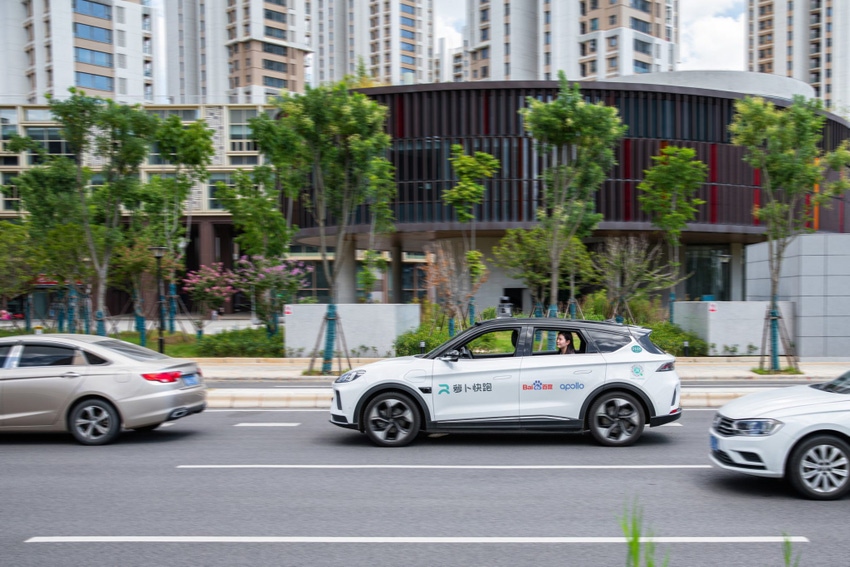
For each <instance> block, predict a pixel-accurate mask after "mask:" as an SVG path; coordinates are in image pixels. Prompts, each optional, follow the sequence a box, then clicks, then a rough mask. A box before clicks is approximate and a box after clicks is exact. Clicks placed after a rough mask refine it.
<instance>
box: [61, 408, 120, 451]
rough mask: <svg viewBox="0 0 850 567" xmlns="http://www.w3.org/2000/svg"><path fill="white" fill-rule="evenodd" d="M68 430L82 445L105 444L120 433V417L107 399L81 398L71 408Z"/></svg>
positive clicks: (113, 439)
mask: <svg viewBox="0 0 850 567" xmlns="http://www.w3.org/2000/svg"><path fill="white" fill-rule="evenodd" d="M68 430H69V431H70V432H71V435H72V436H73V437H74V439H76V440H77V442H79V443H81V444H83V445H106V444H107V443H112V442H113V441H115V439H116V438H117V437H118V434H119V433H121V417H120V416H119V415H118V410H116V409H115V407H114V406H113V405H112V404H110V403H109V402H107V401H104V400H83V401H82V402H80V403H78V404H77V405H75V406H74V408H73V409H72V410H71V413H70V415H69V416H68Z"/></svg>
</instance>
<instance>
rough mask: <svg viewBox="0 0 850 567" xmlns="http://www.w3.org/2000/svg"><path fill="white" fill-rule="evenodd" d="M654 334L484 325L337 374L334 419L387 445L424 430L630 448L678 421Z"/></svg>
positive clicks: (600, 325) (546, 323)
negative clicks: (546, 436)
mask: <svg viewBox="0 0 850 567" xmlns="http://www.w3.org/2000/svg"><path fill="white" fill-rule="evenodd" d="M649 333H650V331H649V330H648V329H645V328H641V327H630V326H624V325H618V324H613V323H606V322H595V321H574V320H568V319H549V318H537V319H519V318H517V319H514V318H500V319H494V320H490V321H485V322H482V323H478V324H476V325H474V326H473V327H471V328H469V329H467V330H466V331H465V332H464V333H462V334H460V335H458V336H457V337H455V338H453V339H450V340H449V341H447V342H446V343H444V344H443V345H441V346H439V347H437V348H436V349H434V350H433V351H431V352H429V353H427V354H423V355H418V356H408V357H402V358H394V359H387V360H383V361H379V362H375V363H372V364H368V365H366V366H362V367H360V368H356V369H354V370H352V371H350V372H347V373H345V374H344V375H342V376H340V377H339V378H338V379H337V380H336V382H335V383H334V398H333V402H332V404H331V412H330V413H331V423H333V424H334V425H338V426H340V427H344V428H349V429H354V430H358V431H361V432H363V433H366V435H368V437H369V438H370V439H371V440H372V442H374V443H375V444H377V445H380V446H385V447H400V446H403V445H407V444H408V443H410V442H411V441H412V440H413V439H415V438H416V436H417V435H418V434H419V433H420V432H427V433H455V432H458V433H460V432H463V433H469V432H574V433H584V432H590V434H591V435H592V436H593V438H594V439H595V440H596V441H597V442H599V443H600V444H602V445H608V446H626V445H631V444H632V443H634V442H635V441H637V440H638V438H640V436H641V434H642V433H643V430H644V427H645V426H647V425H649V426H651V427H654V426H657V425H663V424H665V423H668V422H671V421H674V420H676V419H678V418H679V417H680V416H681V408H680V406H679V394H680V391H679V376H678V375H677V374H676V371H675V366H674V365H675V359H674V357H673V356H671V355H669V354H667V353H665V352H663V351H662V350H660V349H659V348H658V347H657V346H655V345H654V344H653V343H652V341H651V340H650V339H649ZM559 345H561V346H559ZM562 349H563V350H566V351H567V352H568V354H566V353H565V354H560V351H561V350H562Z"/></svg>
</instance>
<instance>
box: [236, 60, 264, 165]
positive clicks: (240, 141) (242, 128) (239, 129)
mask: <svg viewBox="0 0 850 567" xmlns="http://www.w3.org/2000/svg"><path fill="white" fill-rule="evenodd" d="M264 79H265V77H264ZM256 116H257V110H256V109H254V108H232V109H230V151H231V152H255V151H257V147H256V145H255V143H254V141H253V140H251V126H250V125H249V124H248V121H249V120H250V119H251V118H254V117H256Z"/></svg>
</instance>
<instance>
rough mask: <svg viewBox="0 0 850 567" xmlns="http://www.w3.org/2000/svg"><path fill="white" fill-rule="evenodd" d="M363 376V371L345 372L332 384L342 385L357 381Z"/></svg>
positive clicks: (364, 372)
mask: <svg viewBox="0 0 850 567" xmlns="http://www.w3.org/2000/svg"><path fill="white" fill-rule="evenodd" d="M364 374H366V371H365V370H351V371H349V372H346V373H345V374H343V375H342V376H340V377H339V378H337V379H336V380H334V382H335V383H336V384H344V383H346V382H352V381H354V380H357V379H358V378H360V377H361V376H363V375H364Z"/></svg>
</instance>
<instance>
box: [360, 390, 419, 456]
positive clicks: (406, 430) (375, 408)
mask: <svg viewBox="0 0 850 567" xmlns="http://www.w3.org/2000/svg"><path fill="white" fill-rule="evenodd" d="M419 423H420V419H419V409H418V408H417V407H416V404H415V403H414V401H413V400H411V399H410V397H409V396H407V395H405V394H402V393H399V392H385V393H383V394H378V395H377V396H375V397H374V398H372V400H371V401H370V402H369V404H368V405H367V406H366V411H365V412H364V413H363V431H365V433H366V435H368V436H369V439H371V440H372V442H373V443H374V444H375V445H380V446H381V447H404V446H405V445H407V444H409V443H410V442H411V441H413V440H414V439H415V438H416V436H417V434H418V433H419Z"/></svg>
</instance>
